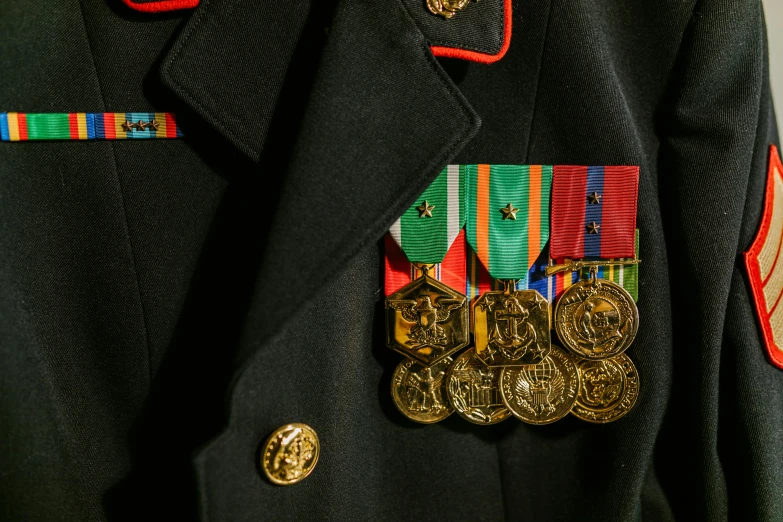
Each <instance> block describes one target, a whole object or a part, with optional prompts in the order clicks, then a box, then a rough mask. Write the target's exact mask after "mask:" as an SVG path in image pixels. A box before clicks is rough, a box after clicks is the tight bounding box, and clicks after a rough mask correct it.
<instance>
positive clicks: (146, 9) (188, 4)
mask: <svg viewBox="0 0 783 522" xmlns="http://www.w3.org/2000/svg"><path fill="white" fill-rule="evenodd" d="M122 2H123V3H124V4H125V5H127V6H128V7H130V8H131V9H135V10H136V11H141V12H142V13H163V12H166V11H177V10H179V9H193V8H194V7H197V6H198V3H199V0H158V1H156V2H134V1H133V0H122Z"/></svg>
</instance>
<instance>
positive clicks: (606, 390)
mask: <svg viewBox="0 0 783 522" xmlns="http://www.w3.org/2000/svg"><path fill="white" fill-rule="evenodd" d="M576 368H577V371H578V372H579V382H580V385H579V393H578V394H577V396H576V403H575V404H574V407H573V408H571V413H572V414H573V415H574V416H575V417H577V418H579V419H581V420H583V421H587V422H593V423H595V424H605V423H607V422H612V421H615V420H617V419H619V418H620V417H622V416H623V415H625V414H626V413H628V412H629V411H630V410H631V408H633V407H634V405H635V404H636V399H637V397H639V373H638V372H637V371H636V366H635V365H634V364H633V361H632V360H631V358H630V357H628V356H627V355H626V354H624V353H623V354H620V355H618V356H616V357H612V358H611V359H598V360H589V359H582V360H581V361H577V363H576Z"/></svg>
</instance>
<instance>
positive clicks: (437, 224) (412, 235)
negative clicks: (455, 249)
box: [389, 165, 465, 264]
mask: <svg viewBox="0 0 783 522" xmlns="http://www.w3.org/2000/svg"><path fill="white" fill-rule="evenodd" d="M463 170H464V169H462V168H461V167H460V166H459V165H449V166H448V167H446V168H445V169H443V172H441V173H440V174H439V175H438V177H437V178H435V181H433V182H432V184H431V185H430V186H429V187H428V188H427V190H425V191H424V193H423V194H422V195H421V196H420V197H419V199H418V200H417V202H416V203H414V204H413V205H412V206H411V207H410V208H409V209H408V210H406V211H405V213H404V214H403V215H402V216H401V217H400V218H399V219H398V220H397V221H396V222H395V223H394V224H393V225H392V227H391V228H390V229H389V233H390V234H391V236H392V238H394V241H396V243H397V244H398V245H399V247H400V248H401V249H402V251H403V252H405V255H406V256H407V257H408V260H409V261H410V262H412V263H427V264H432V263H440V262H441V261H443V258H444V257H445V256H446V252H448V251H449V248H450V247H451V244H452V243H453V242H454V240H455V239H456V238H457V236H458V235H459V233H460V230H462V227H463V226H464V225H465V176H464V173H463Z"/></svg>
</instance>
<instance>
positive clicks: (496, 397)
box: [446, 348, 511, 425]
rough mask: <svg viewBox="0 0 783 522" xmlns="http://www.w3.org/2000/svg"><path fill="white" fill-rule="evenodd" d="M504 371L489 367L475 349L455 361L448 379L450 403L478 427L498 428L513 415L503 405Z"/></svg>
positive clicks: (465, 352)
mask: <svg viewBox="0 0 783 522" xmlns="http://www.w3.org/2000/svg"><path fill="white" fill-rule="evenodd" d="M499 378H500V368H490V367H488V366H485V365H484V363H482V362H481V361H480V360H479V359H478V358H477V357H476V351H475V350H474V349H473V348H468V349H467V350H465V351H464V352H462V353H461V354H460V355H459V357H457V358H456V359H455V360H454V364H452V365H451V368H450V369H449V373H448V375H447V376H446V389H447V391H448V394H449V401H450V402H451V405H452V406H453V407H454V409H455V410H456V412H457V413H458V414H459V416H460V417H462V418H463V419H465V420H467V421H470V422H472V423H474V424H484V425H488V424H495V423H498V422H500V421H503V420H506V419H507V418H509V417H510V416H511V412H509V411H508V408H506V406H505V405H504V404H503V399H502V398H501V397H500V390H499V388H498V385H499V382H498V381H499Z"/></svg>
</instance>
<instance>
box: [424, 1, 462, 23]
mask: <svg viewBox="0 0 783 522" xmlns="http://www.w3.org/2000/svg"><path fill="white" fill-rule="evenodd" d="M469 3H470V0H427V8H428V9H429V10H430V12H431V13H432V14H434V15H438V16H442V17H443V18H445V19H447V20H448V19H449V18H451V17H452V16H454V15H455V14H457V13H458V12H459V11H462V10H463V9H465V7H467V5H468V4H469Z"/></svg>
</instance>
